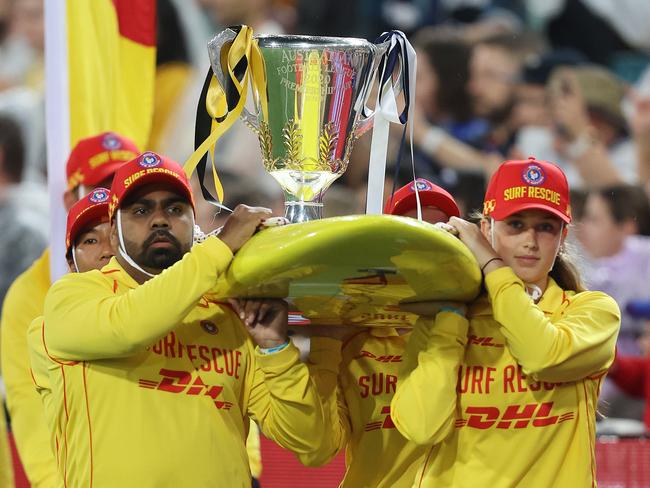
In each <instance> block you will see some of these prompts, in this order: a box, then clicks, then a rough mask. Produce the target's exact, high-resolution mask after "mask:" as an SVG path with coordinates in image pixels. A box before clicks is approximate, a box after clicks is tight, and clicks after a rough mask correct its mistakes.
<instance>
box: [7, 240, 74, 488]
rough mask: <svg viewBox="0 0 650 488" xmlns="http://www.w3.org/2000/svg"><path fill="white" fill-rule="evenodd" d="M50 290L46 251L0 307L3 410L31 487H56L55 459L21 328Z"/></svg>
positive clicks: (35, 314)
mask: <svg viewBox="0 0 650 488" xmlns="http://www.w3.org/2000/svg"><path fill="white" fill-rule="evenodd" d="M49 288H50V255H49V249H46V250H45V252H44V253H43V255H42V256H41V257H40V258H38V259H37V260H36V261H35V262H34V264H32V266H31V267H29V268H28V269H27V270H25V271H24V272H23V273H22V274H21V275H20V276H18V278H16V280H15V281H14V282H13V284H12V285H11V287H10V288H9V290H8V291H7V295H6V296H5V300H4V303H3V306H2V319H1V320H0V334H1V335H2V339H1V340H0V343H1V344H2V353H1V354H0V356H1V357H2V377H3V381H4V383H5V387H6V389H7V409H8V410H9V415H10V417H11V427H12V432H13V435H14V439H15V441H16V447H17V448H18V454H19V455H20V460H21V462H22V464H23V467H24V468H25V473H26V474H27V478H28V479H29V482H30V484H31V486H32V487H33V488H52V487H56V486H60V485H61V483H62V480H61V478H60V476H59V474H58V471H57V467H56V460H55V459H54V455H53V454H52V449H51V448H50V443H49V439H50V436H49V433H48V429H47V424H46V423H45V417H44V415H43V405H42V402H41V400H40V398H39V396H38V393H36V391H35V390H34V383H33V381H32V377H31V374H30V372H29V354H28V352H27V329H28V328H29V324H30V323H31V322H32V320H34V319H35V318H36V317H38V316H39V315H43V305H44V303H45V295H46V294H47V290H48V289H49Z"/></svg>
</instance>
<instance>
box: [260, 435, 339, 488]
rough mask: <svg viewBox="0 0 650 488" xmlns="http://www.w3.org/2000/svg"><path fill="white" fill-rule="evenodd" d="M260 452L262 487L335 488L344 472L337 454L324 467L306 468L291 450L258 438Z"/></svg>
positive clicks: (261, 437) (262, 437)
mask: <svg viewBox="0 0 650 488" xmlns="http://www.w3.org/2000/svg"><path fill="white" fill-rule="evenodd" d="M260 448H261V450H262V477H261V479H260V484H261V485H262V488H287V487H290V486H305V487H308V488H335V487H337V486H339V483H340V482H341V480H342V479H343V475H344V473H345V457H344V456H343V454H340V455H339V456H337V457H336V458H334V459H333V460H332V461H331V462H330V463H329V464H328V465H327V466H323V467H320V468H308V467H306V466H303V465H302V464H300V462H299V461H298V460H297V459H296V457H295V456H294V455H293V453H291V452H290V451H287V450H286V449H282V448H281V447H279V446H278V445H277V444H275V443H274V442H273V441H270V440H268V439H267V438H265V437H264V436H260Z"/></svg>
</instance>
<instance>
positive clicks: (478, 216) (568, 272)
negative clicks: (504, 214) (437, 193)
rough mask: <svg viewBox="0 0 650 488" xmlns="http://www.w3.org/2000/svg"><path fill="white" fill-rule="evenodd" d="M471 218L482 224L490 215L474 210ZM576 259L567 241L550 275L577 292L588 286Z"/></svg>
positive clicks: (565, 287)
mask: <svg viewBox="0 0 650 488" xmlns="http://www.w3.org/2000/svg"><path fill="white" fill-rule="evenodd" d="M470 219H471V221H472V222H476V223H479V224H480V222H481V221H483V220H487V219H488V217H486V216H485V215H483V214H482V213H480V212H479V211H474V212H472V214H471V216H470ZM575 260H576V255H575V251H574V249H573V247H571V246H570V245H569V244H567V243H566V242H565V243H564V244H563V245H562V247H561V248H560V252H558V254H557V256H556V258H555V263H554V264H553V268H551V271H550V273H549V274H548V275H549V276H550V277H551V278H553V279H554V280H555V282H556V283H557V284H558V286H559V287H560V288H562V289H563V290H572V291H575V292H576V293H580V292H582V291H585V290H586V289H587V288H586V287H585V285H584V283H583V282H582V278H581V277H580V273H579V272H578V267H577V266H576V265H575V264H574V261H575Z"/></svg>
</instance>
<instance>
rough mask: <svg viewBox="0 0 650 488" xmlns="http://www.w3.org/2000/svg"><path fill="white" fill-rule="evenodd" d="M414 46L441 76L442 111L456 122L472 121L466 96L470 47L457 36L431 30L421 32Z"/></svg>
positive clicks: (439, 82)
mask: <svg viewBox="0 0 650 488" xmlns="http://www.w3.org/2000/svg"><path fill="white" fill-rule="evenodd" d="M415 45H416V46H417V47H419V48H420V49H422V51H424V53H425V54H426V57H427V60H428V61H429V64H431V67H432V68H433V70H434V71H435V73H436V75H437V77H438V93H437V95H436V105H437V106H438V107H439V108H440V111H441V112H444V113H446V114H450V115H451V117H452V118H453V119H454V120H457V121H461V122H463V121H466V120H469V119H470V118H471V117H472V105H471V102H470V97H469V96H468V94H467V82H468V80H469V57H470V52H471V49H470V47H469V46H468V45H467V44H466V43H465V42H463V40H462V39H461V38H460V37H459V36H457V35H453V34H451V33H446V32H445V33H443V32H437V31H435V30H434V29H430V28H425V29H423V30H421V31H420V32H419V33H418V35H417V37H416V39H415Z"/></svg>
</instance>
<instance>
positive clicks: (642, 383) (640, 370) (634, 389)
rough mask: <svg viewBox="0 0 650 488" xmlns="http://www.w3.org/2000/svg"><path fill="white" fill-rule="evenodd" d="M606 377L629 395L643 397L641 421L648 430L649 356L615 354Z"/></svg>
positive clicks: (649, 399) (649, 404) (649, 409)
mask: <svg viewBox="0 0 650 488" xmlns="http://www.w3.org/2000/svg"><path fill="white" fill-rule="evenodd" d="M608 377H609V378H611V379H612V380H614V383H616V385H617V386H618V387H619V388H621V389H622V390H623V391H625V392H626V393H628V394H629V395H632V396H636V397H640V398H645V401H646V407H645V412H644V414H643V423H644V424H645V428H646V431H648V432H650V358H647V357H637V356H628V357H621V356H618V355H617V356H616V360H615V361H614V365H613V366H612V368H611V369H610V370H609V373H608Z"/></svg>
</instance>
